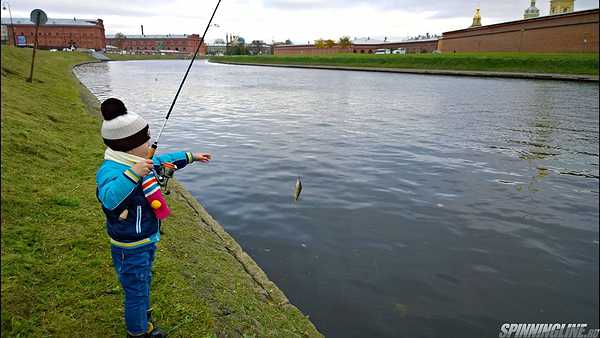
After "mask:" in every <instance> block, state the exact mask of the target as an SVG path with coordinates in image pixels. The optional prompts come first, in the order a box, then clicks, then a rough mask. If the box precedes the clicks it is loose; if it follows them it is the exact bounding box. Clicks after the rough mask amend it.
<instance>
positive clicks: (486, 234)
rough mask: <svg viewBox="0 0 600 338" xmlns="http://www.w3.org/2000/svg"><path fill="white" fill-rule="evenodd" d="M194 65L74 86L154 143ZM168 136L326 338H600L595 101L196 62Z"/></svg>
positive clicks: (575, 90) (191, 184) (455, 82)
mask: <svg viewBox="0 0 600 338" xmlns="http://www.w3.org/2000/svg"><path fill="white" fill-rule="evenodd" d="M186 66H187V62H186V61H131V62H111V63H108V64H94V65H86V66H83V67H79V68H78V69H77V73H78V75H79V77H80V78H81V79H82V82H84V83H85V84H86V85H87V86H88V87H89V88H90V89H91V90H92V92H94V94H96V95H97V96H98V97H100V98H106V97H109V96H117V97H120V98H122V99H123V100H124V101H125V103H126V104H127V106H128V107H129V109H130V110H132V111H135V112H138V113H140V114H142V115H144V116H145V117H146V118H148V119H149V121H150V123H151V127H152V128H153V130H155V131H156V130H157V128H158V127H159V126H160V123H161V122H162V118H163V116H164V114H165V113H166V111H167V110H168V107H169V105H170V103H171V100H172V98H173V95H174V94H175V91H176V89H177V86H178V84H179V81H180V80H181V77H182V75H183V72H184V70H185V68H186ZM163 137H164V138H163V139H162V142H163V143H162V145H161V148H160V149H159V150H160V151H169V150H177V149H195V150H203V151H209V152H212V153H213V155H214V161H213V162H212V163H211V164H210V165H207V166H201V167H197V168H195V169H188V170H185V171H182V172H180V173H177V177H178V178H179V180H180V181H182V182H183V183H184V184H185V185H186V186H187V187H188V188H189V190H190V191H191V192H192V193H193V194H194V196H195V197H196V198H198V199H199V200H200V201H201V202H202V203H203V204H204V205H205V206H206V207H207V209H208V210H209V211H210V212H211V214H213V215H214V216H215V217H216V218H217V219H218V220H219V221H220V222H221V223H222V224H223V225H224V226H225V227H226V229H227V230H228V231H229V232H230V233H231V234H232V235H233V236H234V237H235V238H236V239H237V240H238V241H239V242H240V243H241V244H242V246H243V247H244V249H245V250H246V251H248V252H249V253H250V254H251V255H252V257H253V258H254V259H256V260H257V261H258V263H259V264H260V265H261V266H262V267H263V268H264V269H265V270H266V272H267V273H268V275H269V276H270V277H271V278H272V279H273V280H274V281H275V282H276V283H277V284H278V285H279V286H280V287H281V288H282V289H283V290H284V291H285V292H286V294H287V295H288V296H289V298H290V300H291V301H292V302H293V303H294V304H296V305H298V306H299V307H300V308H301V309H302V310H303V311H304V312H305V313H307V314H308V315H310V317H311V319H312V320H313V321H314V322H315V323H316V325H317V326H318V327H319V329H320V330H321V331H322V332H324V333H325V334H326V335H327V336H331V337H398V336H405V337H448V336H449V335H448V333H449V332H461V334H462V337H482V336H496V335H497V334H498V329H499V326H500V324H502V323H505V322H509V323H510V322H534V323H536V322H545V323H554V322H561V323H563V322H577V323H583V322H586V323H589V324H590V325H591V326H592V327H598V218H599V217H598V190H599V189H598V153H599V149H598V85H597V84H579V83H568V82H552V81H527V80H512V79H511V80H509V79H477V78H459V77H436V76H418V75H401V74H400V75H394V74H375V73H358V72H341V71H326V70H304V69H281V68H264V67H241V66H224V65H214V64H207V63H202V62H199V63H198V64H195V65H194V68H193V69H192V72H191V74H190V77H189V78H188V82H187V83H186V86H185V87H184V90H183V92H182V93H181V96H180V99H179V101H178V104H177V106H176V107H175V109H174V111H173V115H172V117H171V120H170V122H169V125H168V127H167V130H166V132H165V134H164V136H163ZM297 176H302V184H303V191H302V196H301V198H300V201H299V203H293V197H292V192H293V189H294V183H295V180H296V177H297Z"/></svg>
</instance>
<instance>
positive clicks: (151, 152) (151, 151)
mask: <svg viewBox="0 0 600 338" xmlns="http://www.w3.org/2000/svg"><path fill="white" fill-rule="evenodd" d="M220 4H221V0H219V1H218V2H217V5H216V6H215V10H214V11H213V13H212V15H211V16H210V20H208V24H207V25H206V29H204V34H202V38H200V43H199V44H198V47H196V51H195V52H194V56H193V57H192V61H191V62H190V64H189V66H188V68H187V70H186V71H185V75H184V76H183V80H181V83H180V84H179V88H178V89H177V93H176V94H175V97H174V98H173V102H171V107H170V108H169V111H168V112H167V116H166V117H165V121H164V122H163V124H162V127H161V128H160V131H159V132H158V135H157V136H156V139H155V140H154V143H152V146H151V147H150V149H148V153H147V154H146V158H147V159H152V157H154V153H155V152H156V148H158V140H159V139H160V136H161V135H162V133H163V131H164V130H165V127H166V126H167V122H168V121H169V116H171V112H172V111H173V107H175V102H177V98H178V97H179V93H180V92H181V88H183V84H184V83H185V80H186V79H187V76H188V74H189V73H190V69H192V65H193V64H194V60H196V56H197V55H198V51H200V47H202V44H203V43H204V37H205V36H206V32H208V28H209V27H210V23H211V22H212V20H213V18H214V17H215V14H216V13H217V9H218V8H219V5H220Z"/></svg>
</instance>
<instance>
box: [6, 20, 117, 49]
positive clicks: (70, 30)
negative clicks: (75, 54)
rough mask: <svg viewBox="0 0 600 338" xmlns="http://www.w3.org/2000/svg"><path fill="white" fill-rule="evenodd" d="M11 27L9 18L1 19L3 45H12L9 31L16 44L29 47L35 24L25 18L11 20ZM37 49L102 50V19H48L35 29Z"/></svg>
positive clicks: (32, 41) (103, 40)
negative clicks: (4, 28) (6, 37)
mask: <svg viewBox="0 0 600 338" xmlns="http://www.w3.org/2000/svg"><path fill="white" fill-rule="evenodd" d="M12 24H13V25H12V26H11V22H10V19H9V18H2V26H3V27H6V32H7V34H8V39H7V43H8V44H9V45H13V44H14V41H15V39H14V38H13V31H14V34H15V35H16V40H17V45H33V43H34V36H33V35H34V34H35V25H34V24H33V22H31V21H30V20H29V19H23V18H13V19H12ZM38 46H39V47H40V48H43V49H50V48H61V49H62V48H66V47H76V48H90V49H95V50H102V49H104V48H105V47H106V42H105V39H104V24H103V22H102V19H97V20H86V19H76V18H73V19H52V18H48V22H46V24H44V25H41V26H40V28H39V30H38Z"/></svg>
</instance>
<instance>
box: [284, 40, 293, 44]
mask: <svg viewBox="0 0 600 338" xmlns="http://www.w3.org/2000/svg"><path fill="white" fill-rule="evenodd" d="M285 44H286V45H293V44H294V43H293V42H292V40H290V39H287V40H285Z"/></svg>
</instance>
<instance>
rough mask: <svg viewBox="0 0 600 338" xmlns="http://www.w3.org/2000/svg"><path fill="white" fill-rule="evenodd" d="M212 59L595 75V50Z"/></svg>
mask: <svg viewBox="0 0 600 338" xmlns="http://www.w3.org/2000/svg"><path fill="white" fill-rule="evenodd" d="M210 60H213V61H223V62H227V61H231V62H243V63H266V64H293V65H320V66H342V67H379V68H401V69H428V70H431V69H436V70H465V71H493V72H523V73H553V74H574V75H575V74H577V75H598V54H528V53H521V54H519V53H457V54H406V55H369V54H334V55H322V56H272V55H265V56H219V57H210Z"/></svg>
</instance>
